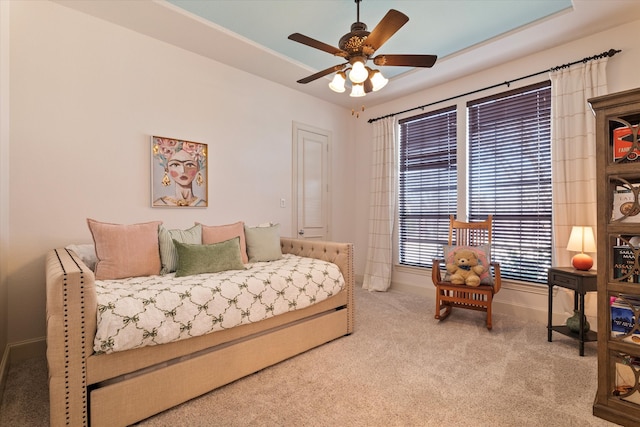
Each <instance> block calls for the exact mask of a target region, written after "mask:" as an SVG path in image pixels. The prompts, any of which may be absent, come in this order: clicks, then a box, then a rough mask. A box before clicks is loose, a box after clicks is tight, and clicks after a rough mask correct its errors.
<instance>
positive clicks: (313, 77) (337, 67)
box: [298, 62, 348, 84]
mask: <svg viewBox="0 0 640 427" xmlns="http://www.w3.org/2000/svg"><path fill="white" fill-rule="evenodd" d="M347 64H348V62H347V63H344V64H340V65H334V66H333V67H329V68H327V69H326V70H322V71H318V72H317V73H315V74H312V75H310V76H309V77H305V78H304V79H300V80H298V83H302V84H306V83H309V82H312V81H314V80H317V79H319V78H320V77H324V76H326V75H328V74H331V73H333V72H336V71H340V70H342V69H343V68H344V66H345V65H347Z"/></svg>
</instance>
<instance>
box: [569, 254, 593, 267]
mask: <svg viewBox="0 0 640 427" xmlns="http://www.w3.org/2000/svg"><path fill="white" fill-rule="evenodd" d="M571 265H573V268H575V269H576V270H582V271H588V270H590V269H591V267H593V258H591V256H589V255H587V254H585V253H581V254H576V255H575V256H574V257H573V258H571Z"/></svg>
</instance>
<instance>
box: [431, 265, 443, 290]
mask: <svg viewBox="0 0 640 427" xmlns="http://www.w3.org/2000/svg"><path fill="white" fill-rule="evenodd" d="M440 263H444V260H443V259H433V260H432V267H431V281H432V282H433V284H434V285H435V284H436V283H439V282H442V274H441V273H440Z"/></svg>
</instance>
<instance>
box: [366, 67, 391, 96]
mask: <svg viewBox="0 0 640 427" xmlns="http://www.w3.org/2000/svg"><path fill="white" fill-rule="evenodd" d="M369 79H370V80H371V84H372V85H373V88H372V90H373V91H374V92H377V91H379V90H380V89H382V88H383V87H385V86H386V85H387V83H389V79H387V78H386V77H385V76H383V75H382V73H381V72H380V71H379V70H373V71H372V72H371V73H370V74H369Z"/></svg>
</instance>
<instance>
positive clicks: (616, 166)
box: [589, 88, 640, 426]
mask: <svg viewBox="0 0 640 427" xmlns="http://www.w3.org/2000/svg"><path fill="white" fill-rule="evenodd" d="M589 102H590V104H591V106H592V108H593V110H594V111H595V113H596V141H597V146H596V147H597V148H596V156H597V160H596V172H597V191H598V232H597V244H598V254H597V256H598V279H597V280H598V390H597V393H596V398H595V401H594V404H593V414H594V415H596V416H598V417H601V418H604V419H606V420H609V421H611V422H614V423H617V424H621V425H625V426H632V425H633V426H638V425H640V323H639V318H640V283H638V282H639V275H640V263H639V259H640V204H639V203H638V195H639V193H640V143H639V141H638V127H639V126H638V125H639V124H640V88H639V89H634V90H629V91H624V92H619V93H614V94H610V95H605V96H601V97H598V98H593V99H590V100H589Z"/></svg>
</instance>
